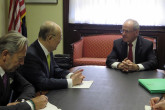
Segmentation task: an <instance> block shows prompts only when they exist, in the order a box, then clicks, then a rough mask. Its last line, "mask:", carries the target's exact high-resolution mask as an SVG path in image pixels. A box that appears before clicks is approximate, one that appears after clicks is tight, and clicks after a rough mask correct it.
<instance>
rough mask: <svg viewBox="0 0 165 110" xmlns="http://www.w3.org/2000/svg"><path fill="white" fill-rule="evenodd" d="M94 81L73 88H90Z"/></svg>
mask: <svg viewBox="0 0 165 110" xmlns="http://www.w3.org/2000/svg"><path fill="white" fill-rule="evenodd" d="M92 83H93V81H83V82H82V83H81V84H80V85H76V86H73V87H72V88H90V86H91V85H92Z"/></svg>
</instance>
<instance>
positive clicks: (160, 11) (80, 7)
mask: <svg viewBox="0 0 165 110" xmlns="http://www.w3.org/2000/svg"><path fill="white" fill-rule="evenodd" d="M164 13H165V0H70V1H69V23H82V24H84V23H87V24H107V25H122V24H123V22H124V21H125V20H126V19H129V18H131V19H135V20H137V21H138V23H139V24H140V25H144V26H165V14H164Z"/></svg>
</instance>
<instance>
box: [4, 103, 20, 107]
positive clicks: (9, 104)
mask: <svg viewBox="0 0 165 110" xmlns="http://www.w3.org/2000/svg"><path fill="white" fill-rule="evenodd" d="M18 103H20V102H12V103H8V104H7V106H11V105H16V104H18Z"/></svg>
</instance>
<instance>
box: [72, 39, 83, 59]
mask: <svg viewBox="0 0 165 110" xmlns="http://www.w3.org/2000/svg"><path fill="white" fill-rule="evenodd" d="M72 47H73V60H74V59H77V58H82V54H83V52H82V51H83V39H81V40H79V41H77V42H75V43H73V44H72Z"/></svg>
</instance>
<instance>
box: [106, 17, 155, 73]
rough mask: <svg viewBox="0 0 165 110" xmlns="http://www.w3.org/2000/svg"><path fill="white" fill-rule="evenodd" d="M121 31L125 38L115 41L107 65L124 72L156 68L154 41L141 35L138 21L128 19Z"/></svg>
mask: <svg viewBox="0 0 165 110" xmlns="http://www.w3.org/2000/svg"><path fill="white" fill-rule="evenodd" d="M121 33H122V36H123V38H121V39H118V40H115V41H114V43H113V50H112V52H111V53H110V55H109V56H108V57H107V61H106V65H107V67H109V68H116V69H120V70H122V71H124V72H128V71H139V70H150V69H156V68H157V58H156V56H155V54H154V52H153V43H152V42H151V41H148V40H146V39H144V38H142V37H141V36H139V24H138V22H137V21H135V20H133V19H128V20H126V21H125V22H124V24H123V26H122V30H121Z"/></svg>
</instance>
